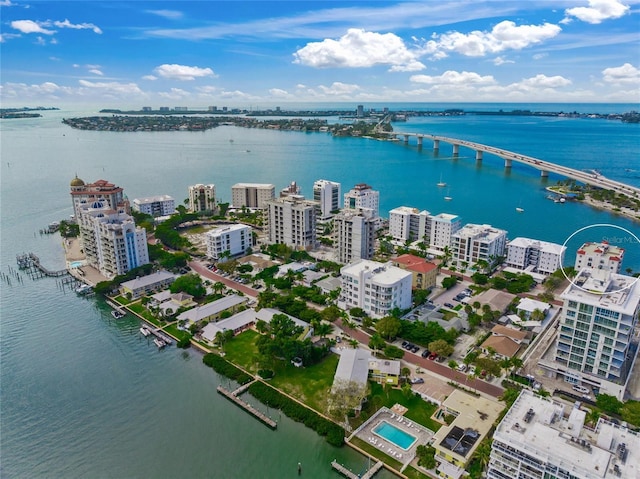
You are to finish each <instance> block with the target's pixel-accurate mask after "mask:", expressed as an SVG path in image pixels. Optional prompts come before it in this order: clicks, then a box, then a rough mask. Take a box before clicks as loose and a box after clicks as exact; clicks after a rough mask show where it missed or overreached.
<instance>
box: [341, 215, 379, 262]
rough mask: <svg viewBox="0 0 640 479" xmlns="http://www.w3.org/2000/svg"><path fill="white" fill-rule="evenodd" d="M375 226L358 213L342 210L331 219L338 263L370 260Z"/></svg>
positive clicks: (371, 220)
mask: <svg viewBox="0 0 640 479" xmlns="http://www.w3.org/2000/svg"><path fill="white" fill-rule="evenodd" d="M375 235H376V224H375V220H373V219H372V218H368V217H367V216H365V215H364V214H362V213H361V212H359V211H351V210H344V211H342V212H341V213H339V214H337V215H336V216H334V218H333V236H334V242H335V243H334V244H335V248H336V250H337V253H338V262H340V263H345V264H346V263H352V262H354V261H357V260H359V259H370V258H371V257H372V256H373V251H374V247H375V244H374V242H375Z"/></svg>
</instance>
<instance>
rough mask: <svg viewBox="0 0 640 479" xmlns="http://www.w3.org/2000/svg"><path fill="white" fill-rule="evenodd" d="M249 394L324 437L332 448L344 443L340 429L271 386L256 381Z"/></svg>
mask: <svg viewBox="0 0 640 479" xmlns="http://www.w3.org/2000/svg"><path fill="white" fill-rule="evenodd" d="M249 393H251V395H252V396H253V397H255V398H256V399H258V400H259V401H260V402H261V403H263V404H266V405H267V406H269V407H272V408H276V409H280V410H281V411H282V412H283V413H284V414H285V415H286V416H288V417H290V418H291V419H293V420H294V421H296V422H301V423H303V424H304V425H305V426H307V427H309V428H311V429H313V430H314V431H316V432H317V433H318V434H320V435H321V436H325V437H326V440H327V442H328V443H329V444H331V445H332V446H336V447H340V446H342V444H343V443H344V434H345V433H344V429H343V428H342V427H340V426H338V425H337V424H335V423H334V422H332V421H329V420H328V419H325V418H323V417H322V416H320V415H319V414H318V413H316V412H315V411H313V410H311V409H309V408H307V407H305V406H302V405H301V404H299V403H297V402H295V401H294V400H292V399H290V398H288V397H287V396H285V395H283V394H281V393H279V392H278V391H277V390H275V389H274V388H272V387H271V386H268V385H266V384H264V383H262V382H259V381H258V382H255V383H253V384H252V385H251V386H249Z"/></svg>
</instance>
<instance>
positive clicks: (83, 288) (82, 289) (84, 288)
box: [76, 284, 93, 294]
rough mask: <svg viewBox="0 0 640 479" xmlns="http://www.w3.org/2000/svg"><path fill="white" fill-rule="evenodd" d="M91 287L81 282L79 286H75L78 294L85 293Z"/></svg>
mask: <svg viewBox="0 0 640 479" xmlns="http://www.w3.org/2000/svg"><path fill="white" fill-rule="evenodd" d="M92 289H93V288H91V286H89V285H88V284H81V285H80V286H78V287H77V288H76V293H78V294H87V293H89V292H90V291H91V290H92Z"/></svg>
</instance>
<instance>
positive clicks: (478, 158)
mask: <svg viewBox="0 0 640 479" xmlns="http://www.w3.org/2000/svg"><path fill="white" fill-rule="evenodd" d="M476 161H482V150H477V151H476Z"/></svg>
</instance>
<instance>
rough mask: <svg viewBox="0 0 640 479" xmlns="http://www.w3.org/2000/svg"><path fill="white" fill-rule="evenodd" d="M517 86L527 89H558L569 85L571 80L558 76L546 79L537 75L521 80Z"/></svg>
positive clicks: (544, 76)
mask: <svg viewBox="0 0 640 479" xmlns="http://www.w3.org/2000/svg"><path fill="white" fill-rule="evenodd" d="M517 85H519V86H523V87H527V88H528V87H533V88H559V87H563V86H569V85H571V80H568V79H566V78H564V77H562V76H559V75H556V76H552V77H548V76H546V75H542V74H538V75H536V76H534V77H531V78H526V79H524V80H522V81H521V82H520V83H517Z"/></svg>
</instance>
